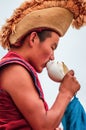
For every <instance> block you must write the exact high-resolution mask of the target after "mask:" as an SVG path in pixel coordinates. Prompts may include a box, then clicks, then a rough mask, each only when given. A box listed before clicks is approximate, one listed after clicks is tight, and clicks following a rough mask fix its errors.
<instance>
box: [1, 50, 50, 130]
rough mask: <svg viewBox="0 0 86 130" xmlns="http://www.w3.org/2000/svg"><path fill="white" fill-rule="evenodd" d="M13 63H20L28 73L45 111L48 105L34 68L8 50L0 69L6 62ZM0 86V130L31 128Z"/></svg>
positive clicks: (28, 129)
mask: <svg viewBox="0 0 86 130" xmlns="http://www.w3.org/2000/svg"><path fill="white" fill-rule="evenodd" d="M13 63H18V64H20V65H22V66H23V67H25V68H26V69H27V71H28V72H29V73H30V75H31V76H32V79H33V82H34V84H35V87H36V90H37V92H38V94H39V97H40V98H41V99H42V100H43V103H44V107H45V109H46V111H47V110H48V105H47V103H46V101H45V100H44V94H43V90H42V88H41V84H40V82H39V79H38V76H37V73H36V71H35V69H34V68H33V67H32V66H31V65H30V64H29V63H28V62H26V61H25V60H24V59H23V58H21V57H20V56H18V55H17V54H16V53H14V52H8V54H7V55H6V56H5V57H3V58H2V59H1V61H0V69H1V68H2V67H3V66H5V65H7V64H13ZM2 87H3V86H1V85H0V130H32V128H31V126H30V124H29V123H28V122H27V121H26V120H25V118H24V117H23V115H22V114H21V113H20V111H19V110H18V108H17V107H16V105H15V104H14V102H13V101H12V99H11V97H10V95H9V94H8V93H7V92H6V91H4V90H3V88H2Z"/></svg>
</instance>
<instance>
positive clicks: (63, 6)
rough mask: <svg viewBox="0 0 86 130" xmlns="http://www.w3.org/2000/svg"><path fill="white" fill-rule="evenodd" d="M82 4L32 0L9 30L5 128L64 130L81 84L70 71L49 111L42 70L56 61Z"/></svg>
mask: <svg viewBox="0 0 86 130" xmlns="http://www.w3.org/2000/svg"><path fill="white" fill-rule="evenodd" d="M77 3H78V4H77ZM79 6H81V7H82V6H83V9H84V4H82V3H81V2H74V1H71V0H69V1H58V0H53V1H48V0H47V1H46V0H40V1H38V0H33V1H31V2H29V1H27V2H24V3H23V4H22V5H21V6H20V7H19V8H18V9H17V10H16V11H15V12H14V14H13V16H12V17H11V18H10V19H9V20H8V21H7V23H6V25H5V26H3V28H2V34H1V41H2V46H3V47H4V48H7V49H8V50H9V51H8V53H7V55H6V56H5V57H3V58H2V60H1V62H0V67H1V68H0V93H1V94H0V103H1V105H0V106H1V108H0V110H1V111H2V113H1V114H0V128H1V129H8V130H9V129H10V130H12V129H15V130H16V129H19V130H31V129H33V130H54V129H59V128H57V127H59V124H60V122H61V119H62V117H63V115H64V112H65V110H66V107H67V105H68V103H69V102H70V100H71V98H72V97H73V96H74V95H75V94H76V92H77V91H78V90H79V89H80V84H79V82H78V81H77V79H76V77H75V76H74V71H73V70H70V71H69V72H68V73H67V74H66V75H65V77H64V79H63V80H62V82H61V84H60V87H59V94H58V95H57V98H56V100H55V102H54V104H53V106H52V107H51V108H50V109H48V105H47V103H46V101H45V99H44V94H43V91H42V87H41V85H40V82H39V79H38V76H37V72H38V73H40V72H42V70H43V68H44V67H46V64H47V62H48V61H50V60H53V59H54V50H55V49H56V47H57V46H58V44H59V38H60V37H61V36H63V35H64V34H65V33H66V31H67V29H68V27H69V26H70V24H71V22H72V21H73V20H74V23H76V22H75V21H77V19H78V18H79V15H80V12H79ZM76 10H77V11H76ZM81 13H82V12H81ZM82 14H83V13H82ZM83 15H84V14H83ZM76 16H77V17H76ZM83 23H84V21H83ZM83 23H81V25H80V26H82V25H83ZM75 25H76V24H75Z"/></svg>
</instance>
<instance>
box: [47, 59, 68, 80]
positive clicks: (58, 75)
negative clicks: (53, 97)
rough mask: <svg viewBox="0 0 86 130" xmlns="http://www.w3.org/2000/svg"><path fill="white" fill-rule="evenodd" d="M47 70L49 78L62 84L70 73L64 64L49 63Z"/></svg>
mask: <svg viewBox="0 0 86 130" xmlns="http://www.w3.org/2000/svg"><path fill="white" fill-rule="evenodd" d="M46 69H47V72H48V75H49V77H50V78H51V79H52V80H53V81H55V82H61V81H62V79H63V77H64V76H65V74H66V73H67V72H68V67H67V66H66V65H65V64H64V62H56V61H49V62H48V63H47V65H46Z"/></svg>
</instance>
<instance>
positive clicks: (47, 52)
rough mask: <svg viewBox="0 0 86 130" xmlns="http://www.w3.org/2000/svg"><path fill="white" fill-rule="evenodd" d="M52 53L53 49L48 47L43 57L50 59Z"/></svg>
mask: <svg viewBox="0 0 86 130" xmlns="http://www.w3.org/2000/svg"><path fill="white" fill-rule="evenodd" d="M51 54H52V50H51V49H50V50H49V49H46V50H45V51H44V52H43V55H42V58H43V59H48V58H49V57H50V56H51Z"/></svg>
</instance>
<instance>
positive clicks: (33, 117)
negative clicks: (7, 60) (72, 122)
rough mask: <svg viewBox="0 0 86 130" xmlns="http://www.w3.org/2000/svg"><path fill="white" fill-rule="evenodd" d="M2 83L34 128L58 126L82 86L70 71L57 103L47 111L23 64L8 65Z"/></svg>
mask: <svg viewBox="0 0 86 130" xmlns="http://www.w3.org/2000/svg"><path fill="white" fill-rule="evenodd" d="M1 84H2V86H3V87H4V89H5V90H6V91H7V92H8V93H9V94H10V95H11V97H12V99H13V101H14V102H15V104H16V105H17V107H18V109H19V110H20V111H21V113H22V114H23V115H24V117H25V118H26V119H27V121H28V122H29V123H30V125H31V126H32V128H33V129H34V130H54V129H55V128H56V127H58V126H59V123H60V122H61V119H62V116H63V114H64V111H65V109H66V107H67V105H68V103H69V101H70V100H71V98H72V97H73V95H74V94H75V93H76V92H77V91H78V90H79V88H80V85H79V83H78V82H77V81H76V79H75V77H74V76H73V74H71V73H68V74H67V75H66V76H65V78H64V80H63V81H62V84H61V85H60V92H59V94H58V96H57V98H56V100H55V103H54V104H53V106H52V107H51V109H50V110H48V111H46V110H45V108H44V104H43V101H42V100H41V99H40V98H39V95H38V93H37V91H36V89H35V86H34V84H33V81H32V78H31V76H30V75H29V74H28V72H27V70H26V69H24V68H23V67H22V66H20V65H11V66H8V67H7V68H6V69H5V70H4V71H3V74H1ZM70 84H71V85H70ZM70 88H71V89H70Z"/></svg>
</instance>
